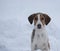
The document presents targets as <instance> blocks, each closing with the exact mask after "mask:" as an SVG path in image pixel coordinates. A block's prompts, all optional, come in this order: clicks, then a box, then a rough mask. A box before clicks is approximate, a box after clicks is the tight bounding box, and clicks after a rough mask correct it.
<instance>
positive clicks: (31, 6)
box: [0, 0, 60, 51]
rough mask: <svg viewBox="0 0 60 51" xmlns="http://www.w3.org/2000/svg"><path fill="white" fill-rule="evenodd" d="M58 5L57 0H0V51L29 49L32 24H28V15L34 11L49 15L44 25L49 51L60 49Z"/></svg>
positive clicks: (29, 50)
mask: <svg viewBox="0 0 60 51" xmlns="http://www.w3.org/2000/svg"><path fill="white" fill-rule="evenodd" d="M59 5H60V1H59V0H57V1H55V0H53V1H52V0H50V1H48V0H46V1H44V0H36V1H35V0H0V7H1V8H0V51H31V42H30V40H31V32H32V30H33V28H34V25H33V24H32V25H30V24H29V22H28V16H29V15H30V14H32V13H36V12H44V13H47V14H48V15H49V16H50V17H51V19H52V20H51V22H50V23H49V25H47V26H46V29H47V31H48V36H49V40H50V45H51V50H50V51H60V24H59V22H60V20H59V18H60V17H59V16H60V14H59V13H60V7H59Z"/></svg>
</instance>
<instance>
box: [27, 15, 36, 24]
mask: <svg viewBox="0 0 60 51" xmlns="http://www.w3.org/2000/svg"><path fill="white" fill-rule="evenodd" d="M35 16H36V14H32V15H30V16H29V17H28V21H29V22H30V24H32V23H33V19H34V17H35Z"/></svg>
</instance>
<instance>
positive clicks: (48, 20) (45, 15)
mask: <svg viewBox="0 0 60 51" xmlns="http://www.w3.org/2000/svg"><path fill="white" fill-rule="evenodd" d="M42 15H43V16H44V17H45V24H46V25H47V24H48V23H49V22H50V20H51V18H50V17H49V16H48V15H47V14H42Z"/></svg>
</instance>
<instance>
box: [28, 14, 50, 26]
mask: <svg viewBox="0 0 60 51" xmlns="http://www.w3.org/2000/svg"><path fill="white" fill-rule="evenodd" d="M38 14H40V17H41V18H43V17H44V19H45V20H42V19H41V18H40V19H41V21H42V23H43V25H44V24H46V25H47V24H48V23H49V22H50V20H51V18H50V17H49V16H48V15H47V14H44V13H34V14H32V15H30V16H29V17H28V20H29V22H30V24H32V23H33V20H34V25H36V22H37V20H35V18H37V15H38Z"/></svg>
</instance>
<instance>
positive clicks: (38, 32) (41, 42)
mask: <svg viewBox="0 0 60 51" xmlns="http://www.w3.org/2000/svg"><path fill="white" fill-rule="evenodd" d="M37 16H38V21H37V23H36V25H35V26H34V29H35V36H34V39H33V42H32V43H31V48H32V49H31V51H35V50H34V48H35V45H37V49H40V50H42V51H49V48H48V37H47V32H46V30H45V26H43V24H42V22H41V21H40V14H38V15H37ZM38 24H41V26H42V28H41V29H38V28H37V25H38ZM44 48H46V49H44Z"/></svg>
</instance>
